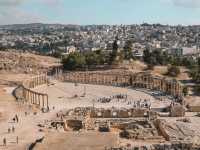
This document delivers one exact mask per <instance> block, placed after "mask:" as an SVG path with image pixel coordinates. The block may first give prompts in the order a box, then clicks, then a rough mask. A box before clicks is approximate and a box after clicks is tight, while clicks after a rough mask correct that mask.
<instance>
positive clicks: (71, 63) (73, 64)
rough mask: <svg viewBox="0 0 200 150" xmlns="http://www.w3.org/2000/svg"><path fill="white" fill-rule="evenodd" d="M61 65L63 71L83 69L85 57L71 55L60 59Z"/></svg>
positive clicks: (79, 54)
mask: <svg viewBox="0 0 200 150" xmlns="http://www.w3.org/2000/svg"><path fill="white" fill-rule="evenodd" d="M62 64H63V67H64V69H65V70H75V69H77V68H83V67H85V64H86V60H85V56H84V55H83V54H81V53H77V52H75V53H71V54H69V55H68V56H67V57H66V58H63V59H62Z"/></svg>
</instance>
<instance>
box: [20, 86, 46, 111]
mask: <svg viewBox="0 0 200 150" xmlns="http://www.w3.org/2000/svg"><path fill="white" fill-rule="evenodd" d="M23 98H24V100H25V102H27V103H30V104H33V105H36V106H38V107H42V108H47V107H48V106H49V102H48V95H47V94H43V93H39V92H35V91H33V90H30V89H27V88H25V87H24V88H23Z"/></svg>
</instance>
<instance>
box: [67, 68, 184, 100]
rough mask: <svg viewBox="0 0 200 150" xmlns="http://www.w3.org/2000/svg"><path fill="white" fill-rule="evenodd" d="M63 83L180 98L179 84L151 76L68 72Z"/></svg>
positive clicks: (180, 87) (180, 89)
mask: <svg viewBox="0 0 200 150" xmlns="http://www.w3.org/2000/svg"><path fill="white" fill-rule="evenodd" d="M64 81H70V82H79V83H90V84H103V85H132V86H135V87H142V88H147V89H151V90H159V91H162V92H165V93H168V94H170V95H172V96H174V97H182V86H181V84H180V83H179V82H177V81H175V80H166V79H165V78H161V77H154V76H152V75H151V74H129V75H126V74H124V75H122V74H109V73H108V74H105V73H99V72H92V73H91V72H69V73H66V74H65V75H64Z"/></svg>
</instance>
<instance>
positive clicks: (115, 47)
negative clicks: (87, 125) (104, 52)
mask: <svg viewBox="0 0 200 150" xmlns="http://www.w3.org/2000/svg"><path fill="white" fill-rule="evenodd" d="M117 41H118V38H117V37H116V38H115V41H114V42H113V49H112V52H111V54H110V64H112V63H113V62H114V61H115V60H116V57H117V53H118V48H119V47H118V44H117Z"/></svg>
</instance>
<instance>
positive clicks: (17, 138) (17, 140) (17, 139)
mask: <svg viewBox="0 0 200 150" xmlns="http://www.w3.org/2000/svg"><path fill="white" fill-rule="evenodd" d="M16 143H17V144H18V143H19V137H18V136H17V137H16Z"/></svg>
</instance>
